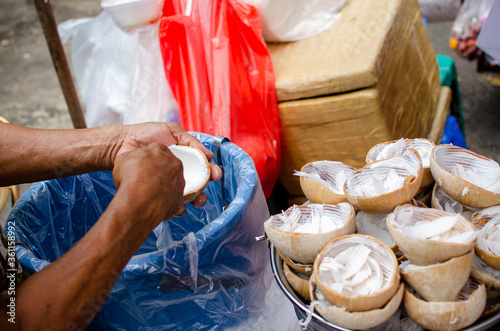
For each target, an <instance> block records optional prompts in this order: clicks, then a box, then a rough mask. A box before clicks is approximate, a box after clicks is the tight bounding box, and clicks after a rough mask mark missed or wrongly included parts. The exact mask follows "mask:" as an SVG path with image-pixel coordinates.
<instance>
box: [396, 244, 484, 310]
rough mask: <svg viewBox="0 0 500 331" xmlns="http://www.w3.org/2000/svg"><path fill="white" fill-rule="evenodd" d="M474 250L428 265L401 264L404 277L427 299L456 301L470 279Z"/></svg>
mask: <svg viewBox="0 0 500 331" xmlns="http://www.w3.org/2000/svg"><path fill="white" fill-rule="evenodd" d="M473 258H474V251H473V250H471V251H470V252H469V253H467V254H465V255H462V256H459V257H454V258H451V259H449V260H448V261H446V262H443V263H436V264H431V265H427V266H417V265H412V264H411V263H410V261H408V260H407V261H405V262H403V263H401V264H400V265H399V269H400V270H401V276H403V279H404V280H405V281H406V282H407V283H408V284H409V285H410V286H411V287H412V288H413V289H414V290H415V291H416V292H417V293H418V294H419V295H420V296H422V297H423V298H424V299H425V300H427V301H454V300H455V298H456V297H457V294H458V292H460V290H461V289H462V287H463V286H464V285H465V283H466V282H467V279H469V275H470V271H471V269H472V259H473Z"/></svg>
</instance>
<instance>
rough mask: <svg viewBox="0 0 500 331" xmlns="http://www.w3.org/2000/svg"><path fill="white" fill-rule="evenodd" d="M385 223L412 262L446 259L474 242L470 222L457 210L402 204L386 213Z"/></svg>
mask: <svg viewBox="0 0 500 331" xmlns="http://www.w3.org/2000/svg"><path fill="white" fill-rule="evenodd" d="M387 227H388V229H389V232H390V233H391V235H392V237H393V238H394V241H395V242H396V244H397V245H398V247H399V249H400V250H401V251H402V252H403V254H404V255H405V256H406V258H407V259H408V260H410V262H411V263H412V264H416V265H429V264H434V263H441V262H445V261H447V260H449V259H451V258H453V257H457V256H461V255H464V254H466V253H468V252H469V251H470V250H471V249H472V248H473V247H474V244H475V242H476V235H477V234H476V231H475V229H474V226H473V225H472V223H470V222H469V221H467V220H466V219H465V217H463V216H461V215H459V214H452V213H447V212H445V211H442V210H438V209H435V208H422V207H414V206H411V205H402V206H399V207H397V208H396V209H395V210H394V212H393V213H391V214H390V215H389V216H388V217H387Z"/></svg>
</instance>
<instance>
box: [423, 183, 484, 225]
mask: <svg viewBox="0 0 500 331" xmlns="http://www.w3.org/2000/svg"><path fill="white" fill-rule="evenodd" d="M431 205H432V207H433V208H436V209H440V210H444V211H447V212H449V213H455V214H460V215H462V216H463V217H465V218H466V219H468V220H470V219H471V218H472V214H473V213H474V212H475V208H470V207H466V206H464V205H462V204H461V203H460V202H458V201H456V200H455V199H453V198H452V197H450V196H449V195H448V194H446V192H445V191H443V189H442V188H441V187H440V186H439V185H437V184H436V185H434V189H433V190H432V200H431Z"/></svg>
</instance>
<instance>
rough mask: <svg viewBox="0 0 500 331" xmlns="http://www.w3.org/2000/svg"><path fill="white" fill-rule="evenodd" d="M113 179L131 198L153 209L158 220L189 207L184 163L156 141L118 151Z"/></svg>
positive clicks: (156, 220) (153, 217) (155, 219)
mask: <svg viewBox="0 0 500 331" xmlns="http://www.w3.org/2000/svg"><path fill="white" fill-rule="evenodd" d="M113 179H114V181H115V185H116V187H117V188H118V190H120V189H125V190H126V191H127V194H128V197H129V198H130V201H134V204H137V205H138V206H139V205H142V206H147V209H150V210H151V212H152V213H153V215H152V221H154V222H155V223H156V224H157V223H159V222H160V221H162V220H164V219H170V218H171V217H172V216H174V215H176V214H178V213H180V212H182V211H183V210H184V208H185V206H184V198H183V190H184V184H185V183H184V177H183V169H182V163H181V161H180V160H179V159H178V158H177V157H175V156H174V154H172V152H171V151H170V150H169V149H168V147H167V146H165V145H163V144H158V143H152V144H149V145H148V146H146V147H143V148H135V149H133V150H130V151H128V152H123V153H121V154H120V155H118V156H117V157H116V159H115V165H114V168H113ZM139 212H142V211H139ZM156 224H154V225H156Z"/></svg>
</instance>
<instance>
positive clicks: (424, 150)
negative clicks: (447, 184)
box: [366, 138, 436, 189]
mask: <svg viewBox="0 0 500 331" xmlns="http://www.w3.org/2000/svg"><path fill="white" fill-rule="evenodd" d="M435 146H436V144H435V143H434V142H433V141H432V140H430V139H424V138H414V139H407V138H406V139H405V138H401V139H399V140H391V141H387V142H383V143H380V144H377V145H375V146H373V147H372V148H371V149H370V150H369V151H368V153H367V154H366V163H371V162H374V161H378V160H384V159H389V158H391V157H394V156H401V155H403V153H404V152H405V151H407V150H408V149H410V148H413V149H414V150H416V151H417V152H418V154H419V155H420V158H421V160H422V167H423V169H424V173H423V178H422V183H421V184H420V188H421V189H424V188H426V187H428V186H430V185H432V184H433V183H434V177H432V174H431V169H430V157H431V151H432V149H433V148H434V147H435Z"/></svg>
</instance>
